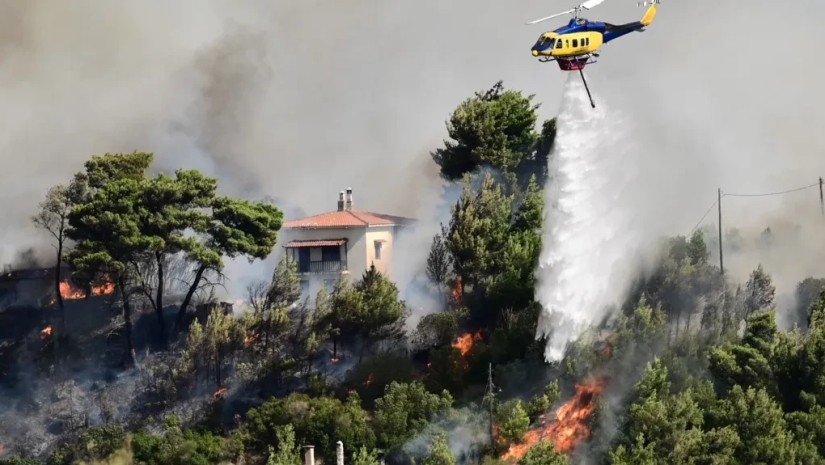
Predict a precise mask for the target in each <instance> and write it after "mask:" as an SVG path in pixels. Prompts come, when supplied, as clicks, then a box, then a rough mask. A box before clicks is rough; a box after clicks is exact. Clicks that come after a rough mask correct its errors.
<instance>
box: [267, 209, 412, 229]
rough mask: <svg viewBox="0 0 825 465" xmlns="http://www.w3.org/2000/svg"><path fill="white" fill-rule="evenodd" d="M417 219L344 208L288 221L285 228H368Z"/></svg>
mask: <svg viewBox="0 0 825 465" xmlns="http://www.w3.org/2000/svg"><path fill="white" fill-rule="evenodd" d="M413 221H415V220H414V219H412V218H404V217H402V216H393V215H385V214H383V213H373V212H368V211H363V210H344V211H333V212H327V213H321V214H320V215H315V216H309V217H307V218H301V219H297V220H292V221H287V222H285V223H284V226H283V229H319V228H366V227H369V226H392V225H404V224H408V223H411V222H413Z"/></svg>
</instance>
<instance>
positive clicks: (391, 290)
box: [330, 265, 407, 362]
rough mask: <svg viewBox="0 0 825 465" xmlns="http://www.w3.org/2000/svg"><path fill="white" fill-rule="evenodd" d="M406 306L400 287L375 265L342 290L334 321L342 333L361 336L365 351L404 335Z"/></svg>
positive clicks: (335, 299)
mask: <svg viewBox="0 0 825 465" xmlns="http://www.w3.org/2000/svg"><path fill="white" fill-rule="evenodd" d="M406 313H407V312H406V304H405V302H404V301H403V300H399V299H398V287H396V285H395V284H394V283H393V282H392V281H390V280H389V279H388V278H387V277H386V276H385V275H384V274H382V273H381V272H380V271H378V270H377V269H376V268H375V265H371V266H370V267H369V269H367V270H366V271H365V272H364V274H363V275H362V276H361V279H360V280H359V281H358V282H357V283H355V285H354V286H351V287H343V286H342V287H341V288H339V289H337V290H336V292H335V293H334V294H333V298H332V313H331V315H330V318H331V319H332V320H333V321H334V324H333V326H334V327H336V328H337V329H338V330H340V334H343V335H348V336H359V337H360V338H361V340H362V341H361V342H362V343H363V345H362V348H361V351H360V352H359V357H358V361H359V362H360V361H361V360H362V359H363V356H364V349H366V347H367V346H370V345H372V344H374V343H375V342H377V341H380V340H385V339H400V338H401V337H403V335H404V328H403V325H404V318H405V316H406Z"/></svg>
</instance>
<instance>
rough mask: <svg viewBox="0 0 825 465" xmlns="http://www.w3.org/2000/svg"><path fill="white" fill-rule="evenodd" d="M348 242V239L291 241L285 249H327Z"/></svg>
mask: <svg viewBox="0 0 825 465" xmlns="http://www.w3.org/2000/svg"><path fill="white" fill-rule="evenodd" d="M345 242H347V240H346V239H324V240H320V241H290V242H289V243H288V244H287V245H285V246H284V247H327V246H330V245H341V244H343V243H345Z"/></svg>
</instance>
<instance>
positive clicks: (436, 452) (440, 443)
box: [424, 435, 456, 465]
mask: <svg viewBox="0 0 825 465" xmlns="http://www.w3.org/2000/svg"><path fill="white" fill-rule="evenodd" d="M424 465H456V460H455V456H454V455H453V453H452V451H451V450H450V446H449V444H447V438H446V437H444V436H443V435H436V436H435V437H434V438H433V444H432V446H431V447H430V454H429V455H428V456H427V458H426V459H424Z"/></svg>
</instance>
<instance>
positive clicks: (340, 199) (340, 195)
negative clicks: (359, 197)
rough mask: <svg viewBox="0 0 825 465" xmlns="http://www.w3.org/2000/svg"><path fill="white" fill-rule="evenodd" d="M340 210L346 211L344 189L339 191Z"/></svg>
mask: <svg viewBox="0 0 825 465" xmlns="http://www.w3.org/2000/svg"><path fill="white" fill-rule="evenodd" d="M338 211H339V212H342V211H344V191H341V192H340V193H338Z"/></svg>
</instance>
